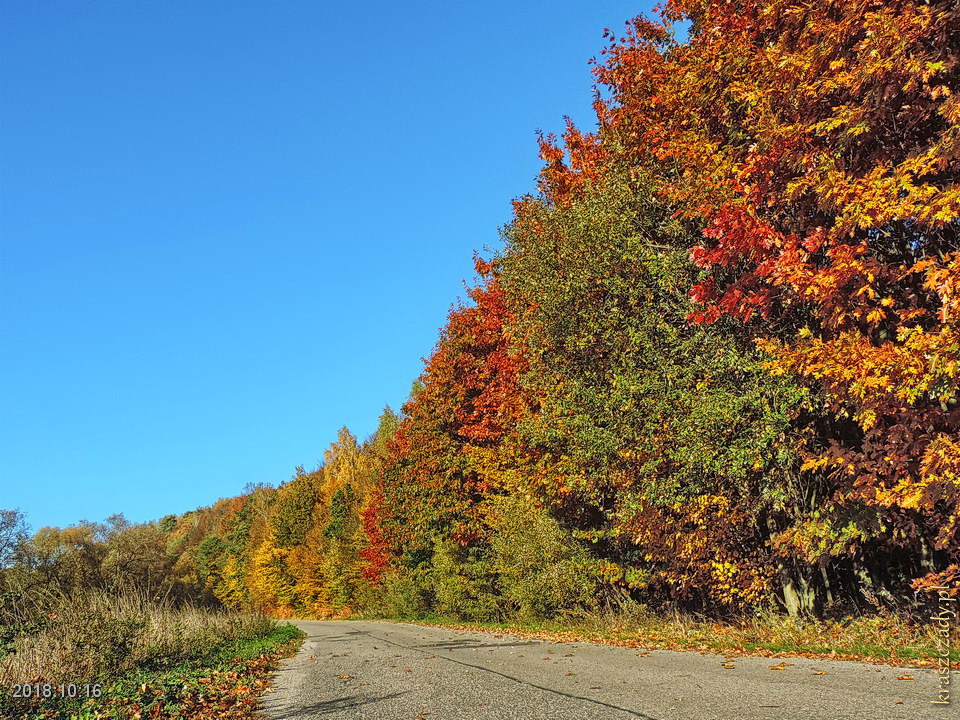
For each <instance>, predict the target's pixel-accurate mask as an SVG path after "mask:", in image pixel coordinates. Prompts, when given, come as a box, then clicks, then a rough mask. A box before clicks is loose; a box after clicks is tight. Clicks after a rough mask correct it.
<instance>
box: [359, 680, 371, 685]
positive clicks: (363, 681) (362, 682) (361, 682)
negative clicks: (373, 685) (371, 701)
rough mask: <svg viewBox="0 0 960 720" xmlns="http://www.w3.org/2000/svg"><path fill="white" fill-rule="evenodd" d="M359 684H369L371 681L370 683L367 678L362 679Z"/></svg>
mask: <svg viewBox="0 0 960 720" xmlns="http://www.w3.org/2000/svg"><path fill="white" fill-rule="evenodd" d="M359 684H360V685H369V684H370V683H368V682H367V681H366V680H361V681H360V683H359Z"/></svg>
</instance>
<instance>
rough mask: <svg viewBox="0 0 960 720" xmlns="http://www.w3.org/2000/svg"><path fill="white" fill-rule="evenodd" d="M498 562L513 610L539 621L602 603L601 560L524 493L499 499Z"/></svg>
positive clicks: (494, 522) (495, 508)
mask: <svg viewBox="0 0 960 720" xmlns="http://www.w3.org/2000/svg"><path fill="white" fill-rule="evenodd" d="M490 522H491V526H492V527H493V534H492V541H491V545H492V550H493V557H492V566H493V569H494V571H495V572H496V573H497V575H498V577H499V582H500V587H501V589H502V592H503V596H504V598H505V599H506V600H507V601H508V603H509V606H510V608H511V609H512V610H513V611H514V612H515V613H516V614H517V615H518V616H519V617H520V618H521V619H523V620H539V619H545V618H550V617H554V616H555V615H557V614H561V613H564V612H571V611H586V610H592V609H594V608H595V606H596V596H597V573H596V570H595V567H596V563H595V561H594V560H593V559H592V558H591V557H590V555H589V554H588V553H587V551H586V550H585V549H584V548H583V547H581V546H580V545H579V544H578V543H577V541H576V540H574V539H573V538H571V537H570V535H569V534H568V533H566V532H565V531H564V530H563V528H562V527H560V524H559V523H558V522H557V521H556V520H555V519H554V518H552V517H551V516H550V515H549V513H547V511H546V510H544V509H543V508H541V507H536V506H535V505H533V504H532V503H530V502H529V501H527V500H525V499H523V498H519V497H503V498H497V499H496V500H494V501H493V504H492V512H491V515H490Z"/></svg>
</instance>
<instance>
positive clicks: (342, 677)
mask: <svg viewBox="0 0 960 720" xmlns="http://www.w3.org/2000/svg"><path fill="white" fill-rule="evenodd" d="M337 677H338V678H340V679H341V680H353V675H337Z"/></svg>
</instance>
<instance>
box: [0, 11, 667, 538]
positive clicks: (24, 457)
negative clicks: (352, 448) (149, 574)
mask: <svg viewBox="0 0 960 720" xmlns="http://www.w3.org/2000/svg"><path fill="white" fill-rule="evenodd" d="M650 5H652V3H636V2H633V3H627V2H616V1H615V0H597V1H595V2H583V1H582V0H580V1H574V0H563V1H561V2H556V1H554V0H551V1H549V2H548V1H540V0H537V1H532V2H516V0H514V1H513V2H509V1H500V0H497V1H493V2H483V3H466V2H449V1H447V2H414V3H396V2H390V3H387V2H365V3H359V4H347V3H325V2H319V1H317V2H276V3H273V2H270V3H268V2H214V1H211V0H205V1H204V2H200V3H197V2H163V3H141V2H135V3H130V2H95V1H91V2H82V3H80V2H67V1H59V2H58V1H50V2H46V1H45V2H37V1H36V0H27V1H19V0H5V2H4V3H3V6H2V8H0V508H4V507H6V508H9V507H19V508H20V509H22V510H23V511H25V512H26V513H27V518H28V521H29V522H30V524H31V525H32V526H33V527H34V528H37V527H40V526H42V525H50V524H56V525H66V524H70V523H73V522H76V521H78V520H80V519H81V518H86V519H90V520H99V519H102V518H104V517H106V516H107V515H109V514H111V513H114V512H123V513H125V514H126V515H127V517H128V518H130V519H132V520H136V521H144V520H149V519H153V518H157V517H160V516H162V515H165V514H167V513H179V512H183V511H186V510H189V509H192V508H194V507H197V506H202V505H209V504H211V503H212V502H214V501H215V500H216V499H217V498H219V497H226V496H230V495H236V494H238V493H239V492H240V491H241V490H242V488H243V486H244V485H245V484H246V483H247V482H270V483H273V484H277V483H280V482H283V481H285V480H286V479H288V478H289V477H290V476H291V474H292V473H293V471H294V468H295V467H296V466H297V465H300V464H302V465H305V466H307V467H308V468H312V467H315V466H316V465H317V463H318V462H319V460H320V458H321V457H322V454H323V450H324V448H325V447H326V446H327V445H328V444H329V443H330V442H331V441H332V440H333V439H334V438H335V436H336V431H337V429H338V428H339V427H340V426H342V425H347V426H348V427H349V428H350V429H351V430H353V431H354V432H355V433H356V434H358V435H359V436H360V437H361V438H362V437H365V436H367V435H368V434H369V433H370V432H372V431H373V429H374V427H375V425H376V419H377V416H378V414H379V413H380V411H381V409H382V407H383V406H384V404H386V403H389V404H391V405H392V406H394V407H395V408H399V406H400V405H401V404H402V402H403V401H404V399H405V398H406V395H407V392H408V390H409V388H410V385H411V382H412V381H413V380H414V378H415V377H416V376H417V375H418V374H419V372H420V370H421V367H422V363H421V360H420V359H421V358H422V357H424V356H426V355H427V354H428V353H429V352H430V350H431V348H432V346H433V344H434V342H435V340H436V337H437V332H438V329H439V328H440V327H441V325H442V324H443V322H444V318H445V316H446V313H447V312H448V310H449V308H450V305H451V303H452V302H453V301H454V300H455V299H456V298H457V297H458V296H460V295H462V293H463V283H464V281H469V279H470V278H471V276H472V261H471V256H472V253H473V251H474V250H479V249H482V248H484V247H485V246H496V244H497V241H498V234H497V228H498V227H499V226H500V225H502V224H503V223H505V222H507V221H508V220H509V216H510V200H511V199H512V198H513V197H516V196H518V195H521V194H523V193H525V192H528V191H531V190H532V189H533V188H534V176H535V175H536V172H537V169H538V159H537V147H536V142H535V131H536V130H537V129H538V128H541V129H543V130H545V131H559V130H561V129H562V127H563V121H562V116H563V115H564V114H569V115H571V116H572V117H573V118H574V120H575V121H577V122H578V124H580V125H581V126H584V127H592V126H593V121H592V112H591V109H590V102H591V76H590V69H589V66H588V65H587V61H588V60H589V58H591V57H593V56H595V55H597V54H598V53H599V51H600V49H601V48H602V47H603V39H602V33H603V29H604V27H614V28H620V27H622V24H623V22H624V21H626V20H627V19H628V18H630V17H632V16H634V15H636V14H638V13H639V12H642V11H646V10H648V9H649V7H650Z"/></svg>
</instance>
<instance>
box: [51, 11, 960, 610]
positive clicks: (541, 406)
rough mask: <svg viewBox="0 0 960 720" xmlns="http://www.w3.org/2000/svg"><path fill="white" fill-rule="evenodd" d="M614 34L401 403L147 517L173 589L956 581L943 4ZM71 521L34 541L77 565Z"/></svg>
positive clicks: (238, 596) (837, 589) (492, 592)
mask: <svg viewBox="0 0 960 720" xmlns="http://www.w3.org/2000/svg"><path fill="white" fill-rule="evenodd" d="M607 39H608V41H609V42H608V45H607V47H606V48H604V49H603V51H602V53H601V54H600V56H599V58H598V59H597V60H596V61H595V63H594V69H595V76H596V81H597V85H596V88H595V102H594V107H595V108H596V113H597V127H596V129H594V130H592V131H589V132H588V131H584V130H581V129H579V128H577V127H576V126H575V125H574V124H573V123H572V122H570V121H567V125H566V128H565V130H564V131H563V133H562V134H561V135H560V137H555V136H551V135H543V136H541V137H540V139H539V152H540V157H541V158H542V160H543V167H542V171H541V173H540V175H539V178H538V182H537V186H536V188H535V192H534V193H532V194H530V195H526V196H523V197H520V198H518V199H516V200H515V201H514V205H513V207H514V217H513V220H512V222H511V223H510V224H509V226H508V227H507V228H505V230H504V236H503V239H504V245H503V249H502V250H501V251H500V252H498V253H496V254H495V255H494V256H493V257H490V258H488V259H486V260H484V259H479V258H478V259H477V261H476V271H477V279H476V282H475V284H474V285H473V286H472V287H471V288H470V289H469V290H468V292H467V297H466V298H465V301H464V302H463V303H461V304H457V305H456V306H454V307H453V308H452V309H451V311H450V314H449V317H448V321H447V324H446V326H445V328H444V329H443V331H442V332H441V335H440V338H439V340H438V342H437V345H436V347H435V348H434V350H433V352H432V353H431V354H430V356H429V357H428V358H427V359H426V361H425V368H424V371H423V374H422V375H421V377H420V378H419V379H418V380H417V381H416V383H415V384H414V388H413V390H412V392H411V394H410V398H409V400H408V402H407V403H406V404H405V405H404V406H403V408H402V410H401V412H400V413H399V414H395V413H393V412H392V411H389V409H388V410H387V411H386V412H385V413H384V415H383V416H382V417H381V419H380V424H379V427H378V429H377V431H376V432H375V433H374V434H373V435H372V436H371V437H370V438H368V439H367V440H365V441H363V442H360V441H358V440H357V438H355V437H354V436H353V435H352V434H350V433H349V432H348V431H346V430H343V431H342V432H341V434H340V436H339V437H338V439H337V441H336V442H335V443H334V444H333V445H332V446H331V447H330V449H329V450H328V452H327V453H326V455H325V460H324V462H323V463H322V465H321V466H320V467H318V468H316V469H315V470H313V471H312V472H305V471H303V470H302V469H298V471H297V473H296V475H295V476H294V478H292V479H291V480H290V481H289V482H288V483H285V484H283V485H282V486H281V487H279V488H277V489H274V488H271V487H268V486H261V487H256V488H249V489H248V491H247V492H245V493H244V494H243V495H242V496H240V497H238V498H232V499H229V500H221V501H220V502H218V503H217V504H216V505H214V506H213V507H211V508H206V509H203V510H199V511H196V512H194V513H188V514H187V515H185V516H182V517H179V518H172V519H170V521H169V523H168V524H167V525H166V526H165V527H164V529H163V533H164V538H165V539H164V542H165V543H166V546H167V550H168V552H169V557H170V558H171V560H170V562H171V563H172V565H173V567H172V568H171V569H170V570H169V574H170V576H171V577H175V578H176V579H177V580H176V582H177V583H179V585H177V587H187V586H193V587H198V588H201V589H202V591H203V592H204V593H207V595H208V596H210V597H211V598H216V599H218V600H219V601H220V602H222V603H224V604H226V605H228V606H231V607H237V608H241V607H244V608H245V607H254V608H260V609H264V610H267V611H269V612H272V613H274V614H279V615H284V614H294V613H296V614H301V613H309V614H314V615H318V616H328V615H347V614H351V613H355V612H382V613H387V614H392V615H411V614H418V613H424V612H428V611H436V610H439V611H442V612H445V613H447V614H452V615H457V616H460V617H464V618H475V619H487V618H492V617H502V616H505V615H510V614H517V615H522V616H538V615H539V616H543V615H551V614H556V613H560V612H565V611H569V610H573V609H589V608H590V607H596V606H599V605H603V604H606V605H616V604H618V603H622V602H628V601H632V602H640V603H643V604H646V605H649V606H653V607H682V608H685V609H694V610H698V611H702V612H705V613H708V614H711V615H714V616H719V615H733V614H743V613H749V612H754V611H758V610H760V609H763V608H775V609H783V610H785V611H788V612H790V613H791V614H796V613H813V614H841V613H846V612H850V611H859V612H872V611H876V610H881V609H884V608H887V609H895V610H898V611H906V612H920V609H921V608H922V607H923V602H924V600H923V595H922V593H921V592H920V591H922V590H923V589H925V588H928V587H931V586H935V585H946V584H953V583H955V582H956V581H957V579H958V577H960V407H958V375H960V236H958V233H960V6H958V5H957V3H956V2H952V1H947V0H933V1H930V2H926V1H924V2H921V1H920V0H895V1H893V2H889V1H886V2H880V1H878V0H843V1H840V0H817V1H816V2H797V1H796V0H670V1H669V2H667V3H666V4H665V5H664V6H662V7H661V9H660V11H659V14H658V16H657V17H655V18H652V19H651V18H644V17H641V18H637V19H635V20H633V21H631V22H629V23H628V24H627V25H626V28H625V31H624V32H623V34H622V35H620V34H618V33H613V32H609V31H608V33H607ZM51 532H52V531H51ZM65 532H66V531H61V534H60V535H57V534H56V533H54V534H50V533H47V534H46V535H44V534H42V533H41V534H40V535H38V536H37V537H36V538H35V539H34V544H35V545H36V548H37V552H40V553H43V552H49V553H54V554H55V552H56V547H59V545H58V543H59V544H60V545H64V544H66V545H69V546H70V547H74V548H78V550H77V551H76V555H75V556H76V557H77V558H78V560H77V561H78V562H80V559H79V558H81V556H82V554H83V547H85V546H84V543H87V542H88V540H87V539H85V538H84V537H81V536H82V533H80V535H77V536H76V537H72V536H71V537H67V536H66V535H64V534H63V533H65ZM75 534H76V533H75ZM64 557H66V556H64ZM38 567H40V568H42V567H43V564H42V563H41V564H40V565H39V566H38Z"/></svg>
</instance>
